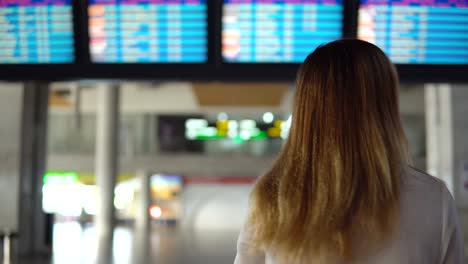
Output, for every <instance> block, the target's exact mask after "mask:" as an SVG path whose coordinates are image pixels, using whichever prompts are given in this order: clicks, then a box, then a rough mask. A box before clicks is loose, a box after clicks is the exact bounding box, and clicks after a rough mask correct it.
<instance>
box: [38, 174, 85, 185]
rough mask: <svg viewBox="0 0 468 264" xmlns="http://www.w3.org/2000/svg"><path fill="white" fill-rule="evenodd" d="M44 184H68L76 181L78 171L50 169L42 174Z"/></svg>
mask: <svg viewBox="0 0 468 264" xmlns="http://www.w3.org/2000/svg"><path fill="white" fill-rule="evenodd" d="M43 182H44V185H46V184H56V185H69V184H75V183H77V182H78V173H76V172H56V171H53V172H52V171H50V172H47V173H46V174H45V175H44V179H43Z"/></svg>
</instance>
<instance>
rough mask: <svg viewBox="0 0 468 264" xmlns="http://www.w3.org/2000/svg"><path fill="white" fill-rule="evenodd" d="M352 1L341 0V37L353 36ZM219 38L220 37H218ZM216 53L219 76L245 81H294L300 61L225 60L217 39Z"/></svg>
mask: <svg viewBox="0 0 468 264" xmlns="http://www.w3.org/2000/svg"><path fill="white" fill-rule="evenodd" d="M217 2H218V4H219V7H218V12H217V13H218V14H219V16H220V18H219V20H218V22H219V23H218V25H219V28H218V29H217V32H218V35H219V36H222V16H223V4H224V3H223V2H224V1H223V0H219V1H217ZM352 5H353V3H352V1H346V0H343V14H342V32H341V37H343V38H350V37H353V28H352V21H353V20H352V19H353V16H352V15H351V13H350V11H351V10H352V8H353V6H352ZM220 38H221V37H220ZM219 43H220V46H219V47H218V50H217V54H219V63H220V65H221V66H220V71H219V76H220V77H221V78H222V79H227V80H238V79H242V80H246V81H258V80H261V81H281V82H284V81H289V82H292V81H294V79H295V77H296V73H297V71H298V69H299V66H300V65H301V63H243V62H240V63H239V62H226V61H224V59H223V57H222V48H221V45H222V40H221V39H220V40H219Z"/></svg>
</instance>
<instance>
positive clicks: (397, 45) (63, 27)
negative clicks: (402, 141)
mask: <svg viewBox="0 0 468 264" xmlns="http://www.w3.org/2000/svg"><path fill="white" fill-rule="evenodd" d="M341 37H358V38H361V39H364V40H367V41H370V42H372V43H375V44H377V45H378V46H379V47H381V48H382V49H383V50H384V51H385V52H386V53H387V55H389V57H390V59H391V60H392V61H393V62H394V63H395V64H396V67H397V69H398V72H399V74H400V77H401V87H400V112H401V118H402V121H403V125H404V129H405V131H406V135H407V137H408V140H409V145H410V153H411V157H412V160H413V165H414V166H415V167H416V168H418V169H421V170H424V171H428V172H429V173H431V174H433V175H435V176H436V177H439V178H441V179H442V180H444V181H445V182H446V184H447V186H448V187H449V189H450V191H451V192H452V195H453V196H454V198H455V201H456V204H457V207H458V209H459V214H460V221H461V224H462V226H463V228H464V229H463V230H464V235H465V241H468V151H467V150H468V138H467V135H468V119H467V118H466V116H467V115H468V104H467V103H466V102H468V85H467V83H468V74H467V73H468V1H467V0H435V1H429V2H428V1H422V0H409V1H397V0H389V1H384V2H382V1H377V0H361V1H355V0H352V1H351V0H349V1H348V0H346V1H341V0H300V1H297V0H294V1H287V0H284V1H262V0H242V1H235V0H223V1H221V0H213V1H204V0H164V1H155V0H139V1H131V0H88V1H70V0H21V1H15V0H0V80H1V81H0V235H1V236H2V238H3V239H2V240H1V246H2V247H1V248H2V249H3V250H0V251H1V252H0V257H1V258H2V260H3V263H26V264H29V263H38V264H43V263H44V264H45V263H47V264H49V263H54V264H63V263H66V264H70V263H71V264H73V263H98V264H101V263H103V264H106V263H116V264H125V263H137V264H139V263H142V264H143V263H161V264H186V263H187V264H197V263H210V264H211V263H219V264H224V263H233V261H234V257H235V254H236V240H237V235H238V232H239V230H240V228H241V226H242V224H243V222H244V220H245V217H246V213H247V208H248V199H249V193H250V190H251V188H252V186H253V184H254V182H255V180H256V179H257V178H258V177H259V176H261V175H262V174H263V173H264V172H265V171H266V170H267V169H268V168H269V166H270V165H271V164H272V163H273V161H274V160H275V158H276V156H277V154H278V152H279V151H280V150H281V147H282V145H283V143H284V142H285V139H286V138H287V137H288V132H289V128H290V122H291V108H292V103H293V96H294V91H295V84H294V76H295V74H296V71H297V69H298V67H299V63H300V62H302V61H303V60H304V58H305V57H306V56H307V54H309V53H310V52H311V51H313V50H314V49H315V48H316V47H317V46H318V45H320V44H323V43H326V42H329V41H332V40H335V39H339V38H341ZM317 125H319V124H317ZM467 245H468V244H467ZM466 249H467V250H466V252H467V254H468V247H466ZM467 263H468V262H467Z"/></svg>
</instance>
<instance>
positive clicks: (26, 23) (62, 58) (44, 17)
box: [0, 0, 75, 64]
mask: <svg viewBox="0 0 468 264" xmlns="http://www.w3.org/2000/svg"><path fill="white" fill-rule="evenodd" d="M72 14H73V11H72V5H71V0H0V63H1V64H34V63H71V62H73V61H74V59H75V55H74V54H75V51H74V38H73V15H72Z"/></svg>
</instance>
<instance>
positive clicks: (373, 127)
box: [248, 40, 409, 263]
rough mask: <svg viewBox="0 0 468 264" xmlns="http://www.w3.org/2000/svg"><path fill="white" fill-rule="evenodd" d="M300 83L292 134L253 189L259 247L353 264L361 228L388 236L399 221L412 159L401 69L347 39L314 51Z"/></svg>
mask: <svg viewBox="0 0 468 264" xmlns="http://www.w3.org/2000/svg"><path fill="white" fill-rule="evenodd" d="M296 89H297V90H296V97H295V105H294V109H293V115H292V125H291V130H290V134H289V137H288V139H287V141H286V143H285V146H284V148H283V150H282V152H281V153H280V155H279V158H278V159H277V161H276V162H275V164H274V165H273V166H272V168H271V170H270V171H269V172H267V173H266V174H265V175H264V176H262V177H261V178H260V179H259V180H258V182H257V183H256V185H255V187H254V189H253V191H252V194H251V209H250V213H249V218H248V220H249V223H250V225H251V227H252V230H253V233H252V237H253V240H252V242H253V244H252V250H270V252H275V255H276V256H277V257H278V258H281V259H282V261H284V263H299V262H300V260H303V259H304V258H309V257H312V256H315V257H319V256H320V257H322V258H325V259H326V256H335V257H338V258H340V259H342V260H345V261H350V262H351V261H352V260H353V259H354V258H355V252H354V248H353V243H354V240H356V239H355V237H356V234H357V233H359V232H360V231H364V236H362V238H363V239H364V237H365V238H366V239H369V241H373V243H375V242H377V243H384V242H385V241H386V240H387V239H388V238H389V237H390V236H391V234H392V231H393V230H394V228H395V225H396V224H397V219H398V212H399V211H398V209H399V202H400V189H401V172H402V170H403V169H404V168H405V167H406V165H407V163H408V162H409V161H408V156H407V146H406V145H407V144H406V138H405V135H404V132H403V129H402V126H401V123H400V115H399V107H398V100H399V99H398V76H397V74H396V71H395V69H394V67H393V65H392V64H391V63H390V61H389V60H388V58H387V57H386V56H385V54H384V53H383V52H382V51H381V50H380V49H379V48H377V47H376V46H374V45H372V44H370V43H367V42H364V41H360V40H339V41H335V42H332V43H329V44H327V45H324V46H321V47H319V48H317V49H316V50H315V51H314V52H313V53H312V54H310V55H309V56H308V57H307V59H306V60H305V62H304V63H303V65H302V66H301V68H300V70H299V73H298V76H297V84H296ZM282 263H283V262H282ZM325 263H326V261H325Z"/></svg>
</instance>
